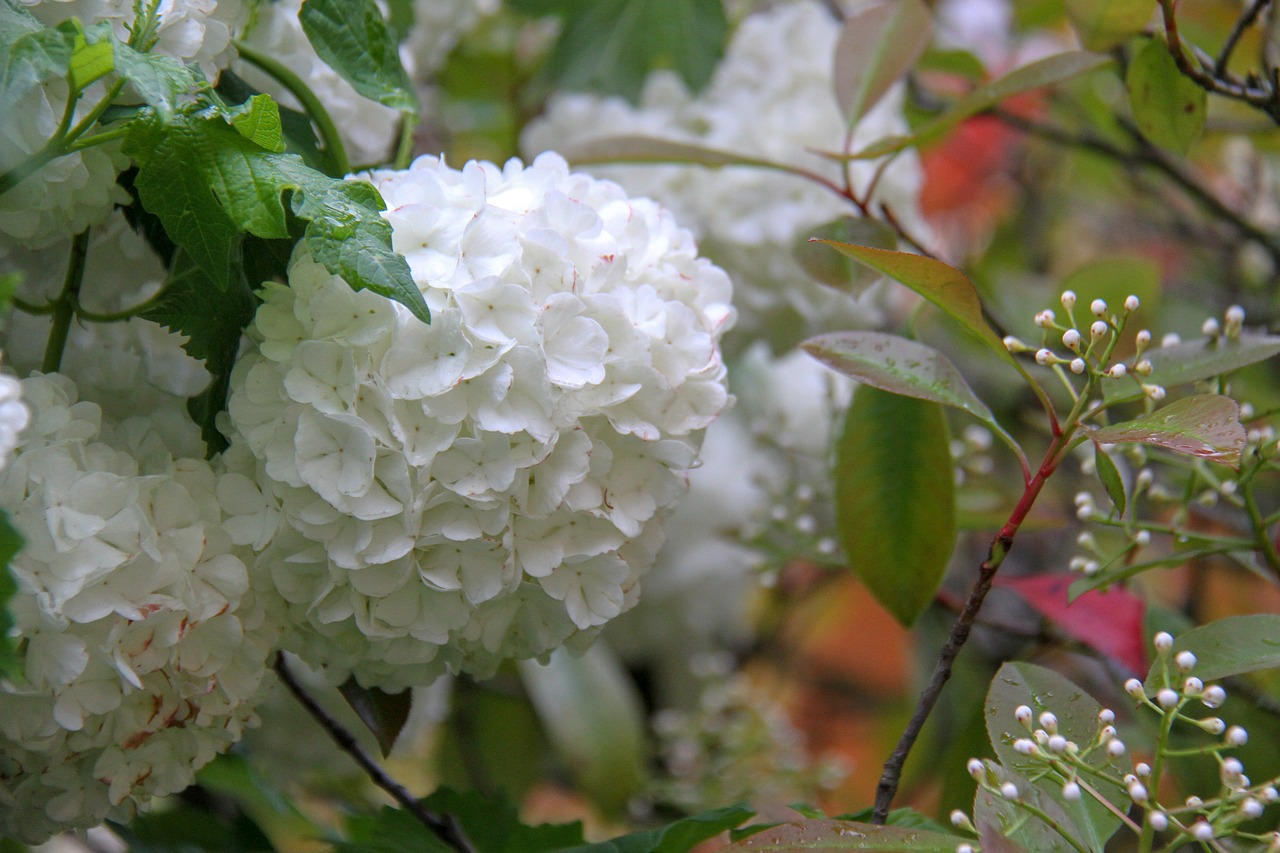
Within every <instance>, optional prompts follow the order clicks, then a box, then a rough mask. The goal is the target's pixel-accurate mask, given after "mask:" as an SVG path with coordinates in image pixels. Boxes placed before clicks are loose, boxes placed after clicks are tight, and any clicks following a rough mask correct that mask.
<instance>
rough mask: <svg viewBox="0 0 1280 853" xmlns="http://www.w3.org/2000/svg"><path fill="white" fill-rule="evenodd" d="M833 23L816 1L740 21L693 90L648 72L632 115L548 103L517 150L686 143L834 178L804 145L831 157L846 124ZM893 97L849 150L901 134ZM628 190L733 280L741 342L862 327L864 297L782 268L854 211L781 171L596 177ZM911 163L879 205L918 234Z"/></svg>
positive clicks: (627, 172) (858, 179)
mask: <svg viewBox="0 0 1280 853" xmlns="http://www.w3.org/2000/svg"><path fill="white" fill-rule="evenodd" d="M838 35H839V24H838V23H837V22H836V21H835V20H834V19H833V18H832V16H831V14H830V12H829V11H828V10H827V9H826V8H824V6H823V4H822V3H820V2H817V0H805V2H796V3H790V4H786V5H783V6H780V7H777V8H774V9H769V10H766V11H763V12H760V13H757V14H752V15H750V16H748V17H747V18H746V19H745V20H744V21H743V22H742V23H741V24H740V25H739V26H738V28H737V29H736V30H735V31H734V34H733V36H732V39H731V41H730V42H729V45H728V47H727V48H726V51H725V55H724V58H723V59H722V60H721V62H720V64H719V66H718V67H717V69H716V72H715V76H714V77H713V78H712V80H711V82H710V84H709V85H708V86H707V87H706V89H704V90H703V91H702V92H700V93H698V94H696V95H695V94H691V93H690V92H689V91H688V90H687V89H686V88H685V87H684V85H683V84H682V82H681V81H680V80H679V78H678V77H677V76H676V75H675V74H674V73H673V72H669V71H659V72H655V73H654V74H653V75H651V76H650V78H649V80H648V81H647V83H646V86H645V89H644V92H643V94H642V96H641V100H640V103H639V105H638V106H632V105H631V104H629V103H627V102H625V101H623V100H622V99H620V98H604V97H600V96H597V95H588V94H565V93H562V94H557V95H555V96H553V97H552V99H551V101H550V102H549V104H548V106H547V109H546V111H545V113H544V115H543V116H542V117H541V118H539V119H537V120H535V121H534V122H532V123H531V124H530V125H529V127H528V129H527V131H526V133H525V135H524V138H523V145H524V148H525V150H526V151H528V152H537V151H542V150H546V149H553V148H554V149H557V150H562V151H565V150H571V149H572V148H573V146H574V144H575V143H582V142H586V141H590V140H593V139H599V138H603V137H609V136H619V135H642V136H650V137H659V138H663V139H671V140H676V141H682V142H692V143H697V144H701V145H707V146H710V147H713V148H719V149H722V150H727V151H733V152H737V153H740V154H745V155H748V156H755V157H763V158H766V159H772V160H776V161H779V162H782V163H787V164H790V165H794V166H799V167H803V168H806V169H809V170H811V171H813V172H816V173H818V174H821V175H823V176H825V177H826V178H828V179H831V180H835V181H839V180H840V173H839V169H838V168H837V166H836V165H835V164H833V163H831V162H829V161H827V160H826V159H825V158H822V157H819V156H817V155H816V154H813V153H812V152H811V151H809V150H807V149H810V148H812V149H817V150H825V151H834V150H840V149H841V147H842V145H843V143H844V137H845V121H844V118H843V116H842V115H841V112H840V109H839V106H838V105H837V102H836V99H835V94H834V90H833V84H832V67H833V55H834V50H835V45H836V40H837V37H838ZM902 99H903V91H902V89H901V88H898V89H895V90H893V91H891V92H890V93H889V94H888V95H886V96H885V98H884V99H883V100H882V101H881V102H880V103H879V104H877V105H876V107H875V108H874V109H873V110H872V111H871V112H870V113H869V114H868V115H867V116H866V117H864V118H863V119H862V121H861V122H860V123H859V125H858V127H857V132H856V133H855V136H854V149H855V150H856V149H858V148H861V147H863V146H865V145H867V144H868V143H870V142H872V141H874V140H876V139H879V138H881V137H883V136H888V135H892V134H902V133H905V132H906V131H907V127H906V123H905V121H904V119H903V117H902V114H901V109H902ZM875 168H876V165H875V164H873V163H870V162H866V161H858V162H856V163H855V164H854V166H853V174H854V185H855V187H856V188H859V190H864V189H865V188H866V186H867V185H868V183H869V182H870V180H871V177H872V174H873V172H874V170H875ZM592 171H593V174H599V175H600V176H602V177H608V178H610V179H612V180H616V181H618V182H619V183H620V184H622V185H623V186H624V187H626V189H627V191H628V192H630V193H632V194H636V195H647V196H650V197H652V198H654V199H657V200H658V201H659V202H661V203H662V204H664V205H667V206H668V207H670V208H671V209H672V210H673V211H674V212H675V214H676V218H677V220H678V221H679V222H680V223H681V224H683V225H684V226H685V227H687V228H690V229H691V230H692V231H693V232H694V235H695V237H696V238H697V239H698V244H699V246H700V247H701V249H702V251H704V252H705V253H706V254H707V255H708V256H709V257H711V258H712V259H713V260H715V261H716V262H717V263H719V264H720V265H722V266H723V267H724V268H725V269H726V270H727V271H728V272H729V274H730V275H731V276H733V279H734V283H735V286H736V288H737V304H738V308H739V310H740V311H741V312H742V322H740V323H739V327H738V332H739V334H742V333H746V334H747V335H749V336H751V337H753V338H755V337H761V336H766V337H768V338H770V339H771V340H772V342H773V343H774V345H775V346H776V347H777V348H779V349H786V348H789V347H790V346H792V345H794V344H795V343H796V342H797V341H798V340H799V339H800V338H801V337H804V336H805V335H807V334H809V333H811V332H812V331H813V330H817V329H827V328H849V327H850V326H854V325H857V326H865V325H868V324H873V323H875V322H877V320H878V313H877V312H876V310H875V308H874V307H873V306H872V305H871V304H870V302H869V301H868V300H865V299H864V300H862V301H861V302H855V301H854V300H852V299H851V298H849V297H848V296H845V295H843V294H839V293H836V292H834V291H832V290H829V289H828V288H826V287H823V286H821V285H819V284H817V283H816V282H814V281H812V280H811V279H809V277H808V276H807V275H806V274H805V273H804V271H803V270H802V269H801V268H800V267H799V265H798V264H797V263H796V261H795V260H794V258H793V255H792V251H793V246H794V245H795V243H796V242H797V241H799V240H801V239H803V238H804V237H806V236H808V235H807V234H806V231H807V230H808V229H811V228H813V227H814V226H817V225H821V224H822V223H824V222H827V221H830V220H832V219H834V218H836V217H838V216H842V215H849V214H852V213H853V212H854V211H853V208H852V206H851V205H850V204H849V203H848V202H847V201H842V200H841V199H840V198H838V197H837V196H835V195H834V194H833V193H831V192H830V191H828V190H826V189H824V188H822V187H821V186H819V185H817V184H816V183H813V182H811V181H807V180H805V179H803V178H798V177H795V176H792V175H787V174H782V173H779V172H775V171H771V170H766V169H756V168H746V167H732V168H723V169H704V168H701V167H697V166H650V165H638V166H609V167H593V169H592ZM921 181H922V176H921V171H920V166H919V161H918V159H917V158H916V157H915V155H914V154H907V155H904V156H902V157H900V158H898V160H897V161H895V162H894V163H893V164H892V165H891V166H890V167H889V168H888V169H887V170H886V171H885V174H884V175H883V176H882V178H881V179H880V182H879V183H878V185H877V191H876V196H875V198H876V200H877V201H880V200H883V201H885V202H887V203H889V204H890V205H891V206H892V207H893V209H894V210H895V211H896V213H897V214H898V216H899V218H900V219H902V220H903V221H904V222H907V223H910V224H911V225H912V227H913V228H917V229H918V228H919V222H918V218H919V217H918V215H917V214H916V210H917V207H918V205H917V201H916V196H917V194H918V189H919V186H920V183H921Z"/></svg>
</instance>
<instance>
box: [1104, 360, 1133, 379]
mask: <svg viewBox="0 0 1280 853" xmlns="http://www.w3.org/2000/svg"><path fill="white" fill-rule="evenodd" d="M1128 372H1129V368H1127V367H1125V366H1124V362H1122V361H1117V362H1116V363H1115V364H1113V365H1111V369H1110V370H1108V371H1107V375H1108V376H1110V377H1111V378H1112V379H1123V378H1124V377H1125V374H1126V373H1128Z"/></svg>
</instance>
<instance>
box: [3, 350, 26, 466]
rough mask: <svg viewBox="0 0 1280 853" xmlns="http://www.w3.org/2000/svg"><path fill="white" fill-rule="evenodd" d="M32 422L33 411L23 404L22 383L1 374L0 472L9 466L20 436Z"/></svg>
mask: <svg viewBox="0 0 1280 853" xmlns="http://www.w3.org/2000/svg"><path fill="white" fill-rule="evenodd" d="M30 421H31V410H30V409H28V408H27V405H26V403H23V402H22V383H21V382H19V381H18V380H17V379H14V378H13V377H12V376H8V375H5V374H0V471H3V470H4V468H5V466H6V465H8V464H9V457H10V456H11V455H12V454H13V449H14V448H15V447H17V446H18V436H19V435H21V434H22V431H23V430H24V429H26V428H27V424H28V423H30Z"/></svg>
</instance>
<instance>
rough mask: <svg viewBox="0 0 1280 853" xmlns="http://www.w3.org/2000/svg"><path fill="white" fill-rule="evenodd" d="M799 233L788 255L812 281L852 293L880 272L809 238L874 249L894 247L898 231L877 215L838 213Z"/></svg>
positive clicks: (868, 284)
mask: <svg viewBox="0 0 1280 853" xmlns="http://www.w3.org/2000/svg"><path fill="white" fill-rule="evenodd" d="M801 234H802V235H803V236H802V237H800V239H799V240H797V241H796V243H795V244H794V245H793V246H792V249H791V255H792V257H794V258H795V260H796V263H798V264H799V265H800V268H801V269H802V270H804V271H805V273H807V274H808V276H809V277H810V278H812V279H813V280H814V281H816V282H819V283H821V284H825V285H826V286H827V287H831V288H834V289H836V290H839V291H842V292H844V293H849V294H852V295H854V296H858V295H860V294H861V293H862V292H863V291H864V290H866V289H867V288H868V287H870V286H871V285H872V284H874V283H876V282H877V281H880V279H881V276H880V274H879V273H878V272H876V271H874V270H872V269H870V268H868V267H867V266H865V265H864V264H860V263H858V262H857V261H854V260H853V259H851V258H849V257H848V256H846V255H842V254H841V253H840V252H837V251H834V250H833V249H832V248H831V247H830V246H824V245H823V244H821V243H815V242H813V241H812V240H811V239H810V238H813V237H816V238H818V239H819V240H831V241H834V242H837V243H853V244H854V245H856V246H873V247H875V248H877V249H895V248H897V246H898V235H897V234H896V233H894V230H893V229H892V228H890V227H889V226H888V225H887V224H885V223H884V222H881V221H880V220H879V219H870V218H868V217H865V216H841V217H839V218H837V219H833V220H831V221H830V222H824V223H823V224H822V225H818V226H816V227H814V228H810V229H808V230H807V231H802V232H801Z"/></svg>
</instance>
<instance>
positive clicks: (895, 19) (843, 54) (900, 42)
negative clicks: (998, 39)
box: [833, 0, 933, 126]
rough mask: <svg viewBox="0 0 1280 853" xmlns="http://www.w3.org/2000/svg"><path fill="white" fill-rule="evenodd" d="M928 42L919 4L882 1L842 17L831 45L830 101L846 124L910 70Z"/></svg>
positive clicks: (929, 24) (925, 12) (927, 20)
mask: <svg viewBox="0 0 1280 853" xmlns="http://www.w3.org/2000/svg"><path fill="white" fill-rule="evenodd" d="M932 39H933V16H932V15H931V14H930V13H929V7H928V6H926V5H925V4H924V3H923V2H921V0H886V2H880V3H876V4H873V5H868V6H864V7H862V8H861V9H859V10H858V11H856V12H854V13H853V14H852V15H850V16H849V17H848V18H846V19H845V22H844V26H843V28H842V29H841V31H840V39H839V41H837V42H836V56H835V71H834V74H833V79H834V82H835V89H836V100H837V101H839V102H840V109H841V110H842V111H843V112H844V117H845V120H846V121H847V122H848V123H849V125H850V126H852V125H854V124H857V122H858V119H860V118H862V116H864V115H866V114H867V112H868V111H869V110H870V109H871V108H872V107H874V106H875V105H876V102H877V101H879V100H880V98H881V97H882V96H883V95H884V93H885V92H887V91H888V90H889V87H890V86H892V85H893V84H894V83H896V82H898V80H900V79H902V77H903V76H904V75H905V74H906V73H907V72H908V71H910V70H911V69H912V68H913V67H914V66H915V64H916V60H918V59H919V58H920V56H921V55H922V54H923V53H924V51H925V48H927V47H928V46H929V42H930V41H931V40H932Z"/></svg>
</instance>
